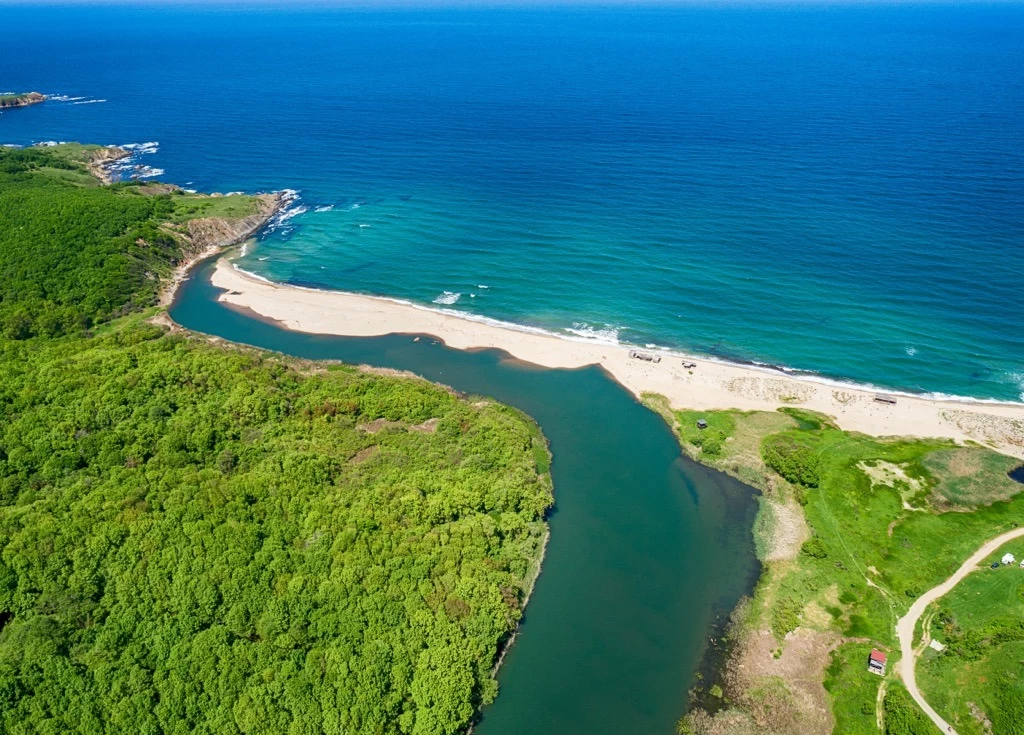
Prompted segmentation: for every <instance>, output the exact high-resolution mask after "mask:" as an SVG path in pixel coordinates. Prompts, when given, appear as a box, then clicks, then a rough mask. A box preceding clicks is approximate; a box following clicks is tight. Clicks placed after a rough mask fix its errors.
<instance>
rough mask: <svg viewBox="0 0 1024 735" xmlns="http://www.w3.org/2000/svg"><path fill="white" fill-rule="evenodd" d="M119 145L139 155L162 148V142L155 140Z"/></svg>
mask: <svg viewBox="0 0 1024 735" xmlns="http://www.w3.org/2000/svg"><path fill="white" fill-rule="evenodd" d="M117 147H118V148H124V149H125V150H126V151H131V152H132V153H138V154H139V155H143V154H148V153H156V152H157V151H158V150H160V143H158V142H157V141H155V140H151V141H149V142H147V143H123V144H121V145H119V146H117ZM189 183H191V182H189Z"/></svg>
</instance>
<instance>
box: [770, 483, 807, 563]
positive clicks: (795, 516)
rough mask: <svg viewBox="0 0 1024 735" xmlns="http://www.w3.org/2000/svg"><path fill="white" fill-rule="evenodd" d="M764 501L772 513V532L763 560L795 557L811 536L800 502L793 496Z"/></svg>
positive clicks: (782, 559) (780, 559)
mask: <svg viewBox="0 0 1024 735" xmlns="http://www.w3.org/2000/svg"><path fill="white" fill-rule="evenodd" d="M762 502H764V503H767V504H768V506H769V509H768V510H767V512H769V513H771V514H772V534H771V538H770V539H769V541H768V549H767V551H766V553H765V558H764V559H763V561H766V562H771V561H784V560H787V559H795V558H796V555H797V554H798V553H800V547H801V546H802V545H803V543H804V541H806V540H807V539H809V538H810V537H811V531H810V529H809V528H808V527H807V521H806V520H805V519H804V512H803V510H802V509H801V508H800V504H799V503H797V502H796V500H795V499H793V498H792V497H790V498H787V499H786V500H785V501H782V500H779V499H777V498H765V499H764V500H763V501H762Z"/></svg>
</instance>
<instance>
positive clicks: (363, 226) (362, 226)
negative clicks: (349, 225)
mask: <svg viewBox="0 0 1024 735" xmlns="http://www.w3.org/2000/svg"><path fill="white" fill-rule="evenodd" d="M366 227H370V225H362V224H361V225H359V229H361V230H362V229H364V228H366Z"/></svg>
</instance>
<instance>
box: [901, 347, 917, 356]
mask: <svg viewBox="0 0 1024 735" xmlns="http://www.w3.org/2000/svg"><path fill="white" fill-rule="evenodd" d="M903 351H904V352H906V353H907V355H908V356H909V357H913V356H914V355H916V354H917V348H916V347H910V346H907V347H904V348H903Z"/></svg>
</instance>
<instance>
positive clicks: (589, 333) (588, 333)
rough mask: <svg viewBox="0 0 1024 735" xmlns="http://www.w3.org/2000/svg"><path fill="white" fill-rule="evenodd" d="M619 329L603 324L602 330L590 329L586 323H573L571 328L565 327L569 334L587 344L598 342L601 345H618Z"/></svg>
mask: <svg viewBox="0 0 1024 735" xmlns="http://www.w3.org/2000/svg"><path fill="white" fill-rule="evenodd" d="M620 329H621V327H614V326H612V325H611V324H605V325H604V327H603V328H597V327H592V326H591V325H589V324H587V323H586V322H573V325H572V327H565V331H566V332H568V333H569V334H575V335H576V336H577V337H582V338H583V339H585V340H587V341H588V342H600V343H602V344H612V345H617V344H619V330H620Z"/></svg>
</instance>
